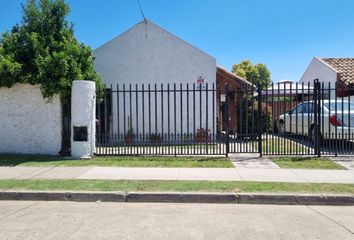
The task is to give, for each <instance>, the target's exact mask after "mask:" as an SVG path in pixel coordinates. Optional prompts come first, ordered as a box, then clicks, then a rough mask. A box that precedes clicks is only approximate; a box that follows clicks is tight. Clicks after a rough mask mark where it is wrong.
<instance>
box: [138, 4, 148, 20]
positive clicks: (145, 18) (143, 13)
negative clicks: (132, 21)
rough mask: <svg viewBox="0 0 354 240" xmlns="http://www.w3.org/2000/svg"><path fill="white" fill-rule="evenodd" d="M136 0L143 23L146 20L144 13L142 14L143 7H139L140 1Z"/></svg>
mask: <svg viewBox="0 0 354 240" xmlns="http://www.w3.org/2000/svg"><path fill="white" fill-rule="evenodd" d="M136 2H137V3H138V6H139V9H140V12H141V15H142V17H143V19H144V21H145V23H146V22H147V21H146V17H145V14H144V11H143V8H142V7H141V4H140V1H139V0H136Z"/></svg>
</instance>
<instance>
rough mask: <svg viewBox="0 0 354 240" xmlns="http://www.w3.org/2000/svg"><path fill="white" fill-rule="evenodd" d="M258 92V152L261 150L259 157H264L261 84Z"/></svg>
mask: <svg viewBox="0 0 354 240" xmlns="http://www.w3.org/2000/svg"><path fill="white" fill-rule="evenodd" d="M257 92H258V152H259V157H262V155H263V151H262V121H263V119H261V118H262V87H261V85H260V84H258V86H257Z"/></svg>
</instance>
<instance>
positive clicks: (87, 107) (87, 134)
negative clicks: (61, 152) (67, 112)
mask: <svg viewBox="0 0 354 240" xmlns="http://www.w3.org/2000/svg"><path fill="white" fill-rule="evenodd" d="M95 120H96V86H95V82H93V81H84V80H77V81H73V84H72V89H71V156H73V157H75V158H90V157H92V156H93V153H94V151H95V135H96V134H95V133H96V121H95Z"/></svg>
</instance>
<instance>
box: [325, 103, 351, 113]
mask: <svg viewBox="0 0 354 240" xmlns="http://www.w3.org/2000/svg"><path fill="white" fill-rule="evenodd" d="M324 105H325V106H326V107H327V108H328V109H329V110H330V111H335V110H336V108H337V111H342V109H344V111H348V110H349V109H350V111H353V112H354V103H349V102H342V101H340V100H339V101H338V102H331V103H325V104H324Z"/></svg>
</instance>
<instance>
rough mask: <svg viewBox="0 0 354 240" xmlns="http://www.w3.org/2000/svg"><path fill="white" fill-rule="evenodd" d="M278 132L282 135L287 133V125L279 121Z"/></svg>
mask: <svg viewBox="0 0 354 240" xmlns="http://www.w3.org/2000/svg"><path fill="white" fill-rule="evenodd" d="M278 132H279V133H280V134H283V133H285V123H284V122H283V121H279V124H278Z"/></svg>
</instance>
